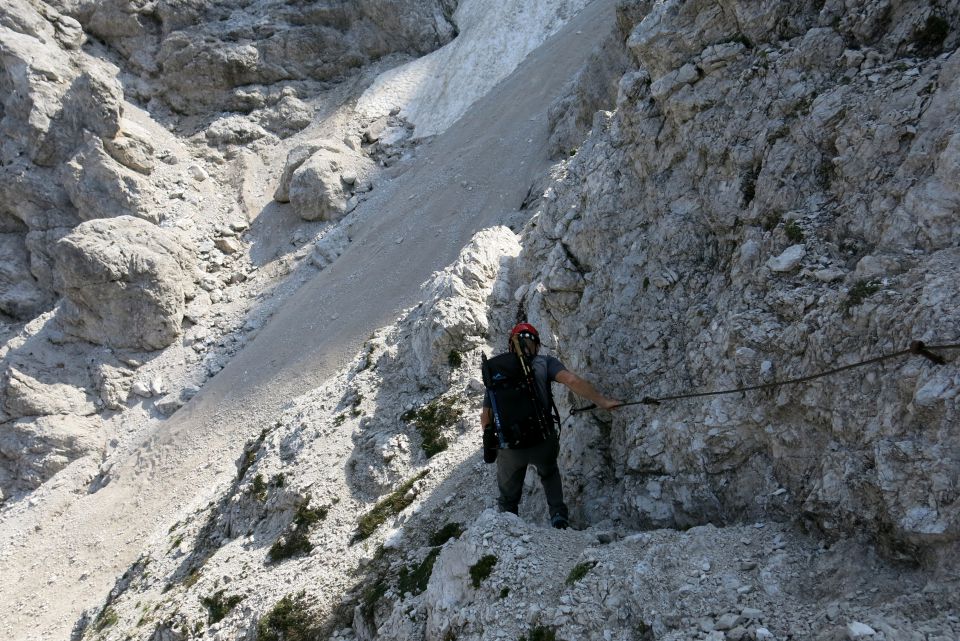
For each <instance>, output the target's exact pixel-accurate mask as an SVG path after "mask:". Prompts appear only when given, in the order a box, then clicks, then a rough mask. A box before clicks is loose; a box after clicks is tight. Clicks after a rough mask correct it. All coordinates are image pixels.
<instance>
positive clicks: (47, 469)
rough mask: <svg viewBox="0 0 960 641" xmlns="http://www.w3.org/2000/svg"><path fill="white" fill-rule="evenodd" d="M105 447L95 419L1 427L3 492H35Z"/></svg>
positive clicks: (42, 419) (38, 420)
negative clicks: (78, 461) (76, 462)
mask: <svg viewBox="0 0 960 641" xmlns="http://www.w3.org/2000/svg"><path fill="white" fill-rule="evenodd" d="M103 447H104V437H103V427H102V422H101V420H100V419H99V418H98V417H95V416H90V417H80V416H70V415H59V416H39V417H31V418H23V419H19V420H16V421H10V422H7V423H3V424H0V489H2V491H3V493H4V494H7V495H9V494H11V493H12V492H16V491H27V490H32V489H34V488H36V487H38V486H40V485H41V484H42V483H43V482H44V481H46V480H47V479H49V478H50V477H52V476H53V475H54V474H56V473H57V472H59V471H60V470H62V469H63V468H65V467H66V466H67V465H69V464H70V463H71V462H72V461H75V460H76V459H78V458H80V457H82V456H85V455H87V454H91V453H94V452H99V451H102V450H103Z"/></svg>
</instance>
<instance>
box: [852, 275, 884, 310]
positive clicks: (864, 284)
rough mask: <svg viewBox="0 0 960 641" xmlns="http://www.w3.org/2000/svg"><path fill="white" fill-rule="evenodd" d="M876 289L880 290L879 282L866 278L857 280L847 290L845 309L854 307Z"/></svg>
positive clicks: (875, 291) (874, 292) (871, 294)
mask: <svg viewBox="0 0 960 641" xmlns="http://www.w3.org/2000/svg"><path fill="white" fill-rule="evenodd" d="M878 291H880V283H877V282H875V281H866V280H861V281H857V283H856V284H855V285H854V286H853V287H851V288H850V291H849V292H847V305H846V307H847V309H850V308H851V307H856V306H857V305H859V304H860V303H862V302H863V301H864V300H866V299H867V298H869V297H870V296H873V295H874V294H876V293H877V292H878Z"/></svg>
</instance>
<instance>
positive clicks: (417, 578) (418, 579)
mask: <svg viewBox="0 0 960 641" xmlns="http://www.w3.org/2000/svg"><path fill="white" fill-rule="evenodd" d="M439 555H440V548H434V549H432V550H430V553H429V554H427V557H426V558H425V559H424V560H423V561H422V562H421V563H420V564H419V565H418V566H417V567H415V568H413V569H411V568H407V567H403V568H400V576H399V580H398V582H397V589H398V590H399V592H400V594H406V593H407V592H409V593H410V594H414V595H416V594H420V593H421V592H423V591H424V590H426V589H427V582H428V581H430V575H431V574H433V564H434V563H435V562H436V560H437V556H439Z"/></svg>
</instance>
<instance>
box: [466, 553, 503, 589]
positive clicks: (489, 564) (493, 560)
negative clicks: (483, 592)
mask: <svg viewBox="0 0 960 641" xmlns="http://www.w3.org/2000/svg"><path fill="white" fill-rule="evenodd" d="M496 564H497V557H495V556H494V555H492V554H486V555H484V556H482V557H480V560H479V561H477V562H476V563H474V564H473V565H471V566H470V581H471V583H473V587H475V588H479V587H480V584H481V583H483V581H484V579H486V578H487V577H489V576H490V574H491V573H492V572H493V566H495V565H496Z"/></svg>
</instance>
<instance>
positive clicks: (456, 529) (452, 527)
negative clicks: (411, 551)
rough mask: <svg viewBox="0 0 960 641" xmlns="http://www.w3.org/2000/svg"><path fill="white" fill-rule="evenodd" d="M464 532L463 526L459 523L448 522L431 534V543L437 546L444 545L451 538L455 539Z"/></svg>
mask: <svg viewBox="0 0 960 641" xmlns="http://www.w3.org/2000/svg"><path fill="white" fill-rule="evenodd" d="M461 534H463V526H462V525H460V524H459V523H447V524H446V525H444V526H443V527H442V528H440V529H439V530H437V531H436V532H434V533H433V534H432V535H430V545H431V546H433V547H437V546H438V545H443V544H444V543H446V542H447V541H449V540H450V539H455V538H457V537H458V536H460V535H461Z"/></svg>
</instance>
